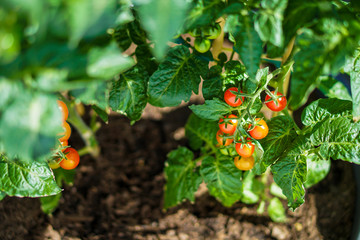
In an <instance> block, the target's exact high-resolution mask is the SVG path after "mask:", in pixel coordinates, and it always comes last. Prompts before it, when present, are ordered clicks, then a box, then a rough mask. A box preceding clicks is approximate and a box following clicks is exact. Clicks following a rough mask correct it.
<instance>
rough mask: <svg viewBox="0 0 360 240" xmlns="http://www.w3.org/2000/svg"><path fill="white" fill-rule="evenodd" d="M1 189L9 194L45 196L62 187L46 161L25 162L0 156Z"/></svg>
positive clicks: (57, 191) (55, 192)
mask: <svg viewBox="0 0 360 240" xmlns="http://www.w3.org/2000/svg"><path fill="white" fill-rule="evenodd" d="M0 176H1V177H0V191H2V192H5V193H6V194H7V195H9V196H18V197H44V196H50V195H55V194H57V193H59V192H61V189H60V188H59V187H58V185H57V184H56V182H55V179H54V175H53V174H52V172H51V170H50V168H49V166H48V165H47V163H46V162H35V161H34V162H31V163H25V162H21V161H19V160H9V159H8V158H7V157H5V156H0Z"/></svg>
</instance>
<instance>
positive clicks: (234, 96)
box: [216, 87, 287, 171]
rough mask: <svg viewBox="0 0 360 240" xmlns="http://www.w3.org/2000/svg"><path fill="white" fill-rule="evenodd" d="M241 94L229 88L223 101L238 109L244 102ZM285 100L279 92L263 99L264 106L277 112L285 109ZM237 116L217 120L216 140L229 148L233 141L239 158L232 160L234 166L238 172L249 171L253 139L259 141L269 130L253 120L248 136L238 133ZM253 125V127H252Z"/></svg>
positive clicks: (257, 120)
mask: <svg viewBox="0 0 360 240" xmlns="http://www.w3.org/2000/svg"><path fill="white" fill-rule="evenodd" d="M242 93H243V92H242V91H241V90H240V91H239V89H238V88H236V87H232V88H229V89H227V90H226V91H225V94H224V100H225V102H226V103H227V104H228V105H230V106H232V107H238V106H240V105H241V104H242V103H243V102H244V97H243V96H241V94H242ZM286 104H287V100H286V97H285V96H283V94H281V93H280V92H275V91H272V92H269V93H268V95H267V96H266V97H265V105H266V106H267V107H268V108H269V109H270V110H272V111H275V112H279V111H281V110H283V109H284V108H285V107H286ZM239 120H240V119H239V118H238V116H236V115H234V114H230V115H228V116H224V117H223V118H221V119H220V120H219V131H218V132H217V133H216V140H217V142H218V143H219V145H220V146H229V145H230V144H232V143H233V142H234V140H235V150H236V152H237V153H238V154H239V156H240V157H241V158H240V157H239V156H237V157H235V158H234V164H235V166H236V167H237V168H238V169H240V170H244V171H246V170H250V169H252V168H253V166H254V162H255V161H254V157H253V156H252V155H253V153H254V150H255V144H254V142H253V139H256V140H260V139H263V138H265V137H266V136H267V134H268V133H269V128H268V126H267V124H266V122H265V121H264V120H263V119H260V118H255V120H252V121H253V124H248V127H247V130H246V131H247V132H248V133H249V134H250V136H251V137H252V138H250V137H248V135H245V134H243V133H241V131H238V132H239V134H235V132H236V130H237V128H238V122H239ZM253 125H254V126H253Z"/></svg>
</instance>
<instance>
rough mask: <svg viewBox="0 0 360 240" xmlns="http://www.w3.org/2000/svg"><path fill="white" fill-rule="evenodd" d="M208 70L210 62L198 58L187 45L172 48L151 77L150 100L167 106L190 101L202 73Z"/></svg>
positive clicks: (157, 104) (160, 105) (155, 103)
mask: <svg viewBox="0 0 360 240" xmlns="http://www.w3.org/2000/svg"><path fill="white" fill-rule="evenodd" d="M207 70H208V63H207V62H206V61H202V60H200V59H198V58H197V57H196V56H195V55H194V54H190V51H189V49H188V48H187V47H185V46H182V45H181V46H176V47H173V48H171V50H170V51H169V53H168V55H167V57H166V58H165V60H164V61H163V62H162V63H161V64H160V66H159V69H158V70H157V71H156V72H155V73H154V74H153V75H152V76H151V77H150V81H149V90H148V94H149V102H150V103H151V104H152V105H155V106H159V107H165V106H176V105H178V104H180V103H181V101H185V102H187V101H189V99H190V96H191V93H192V92H194V93H197V92H198V89H199V84H200V75H202V74H203V73H205V71H207Z"/></svg>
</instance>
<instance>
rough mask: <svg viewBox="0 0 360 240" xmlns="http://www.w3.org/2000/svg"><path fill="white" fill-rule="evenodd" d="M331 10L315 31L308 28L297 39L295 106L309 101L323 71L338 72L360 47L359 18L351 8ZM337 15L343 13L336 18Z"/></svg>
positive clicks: (293, 86) (291, 102)
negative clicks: (352, 12)
mask: <svg viewBox="0 0 360 240" xmlns="http://www.w3.org/2000/svg"><path fill="white" fill-rule="evenodd" d="M324 6H325V5H323V6H321V7H324ZM330 9H332V8H330ZM330 9H328V10H329V13H327V15H326V16H327V17H324V18H321V19H320V20H319V22H318V23H317V24H316V27H314V30H310V29H304V30H303V31H302V34H301V35H299V36H298V37H297V38H296V43H295V45H296V48H298V49H297V50H298V51H297V53H296V54H295V56H294V60H295V64H294V74H293V76H292V81H291V88H290V89H291V94H290V95H291V98H290V100H289V105H290V107H291V108H292V109H297V108H298V107H300V106H301V105H303V104H304V103H305V102H306V100H307V98H308V96H309V94H310V93H311V91H312V90H313V89H314V88H315V87H316V86H318V85H319V78H318V77H319V76H320V74H336V73H337V72H338V71H339V70H340V69H341V68H343V66H344V64H345V62H346V59H347V58H348V57H350V56H351V55H352V54H353V53H354V51H355V49H356V48H357V47H358V43H359V41H360V36H359V35H358V34H356V33H357V32H359V31H360V24H359V21H358V19H356V17H355V16H354V15H353V14H351V13H350V12H348V10H347V9H342V11H340V10H339V11H338V12H337V13H334V12H331V11H330ZM334 14H338V15H339V16H338V17H337V18H333V17H332V16H333V15H334Z"/></svg>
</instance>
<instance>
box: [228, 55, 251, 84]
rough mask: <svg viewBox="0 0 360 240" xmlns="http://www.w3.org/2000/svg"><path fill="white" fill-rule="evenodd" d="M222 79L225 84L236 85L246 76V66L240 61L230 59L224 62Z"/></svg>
mask: <svg viewBox="0 0 360 240" xmlns="http://www.w3.org/2000/svg"><path fill="white" fill-rule="evenodd" d="M224 75H225V76H224V78H225V79H224V81H225V84H227V85H232V86H234V85H235V86H236V85H238V84H239V83H240V82H241V81H243V80H244V79H246V78H248V76H247V75H246V68H245V66H244V65H243V64H242V63H241V62H240V61H235V60H231V61H228V62H227V63H226V64H225V74H224Z"/></svg>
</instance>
